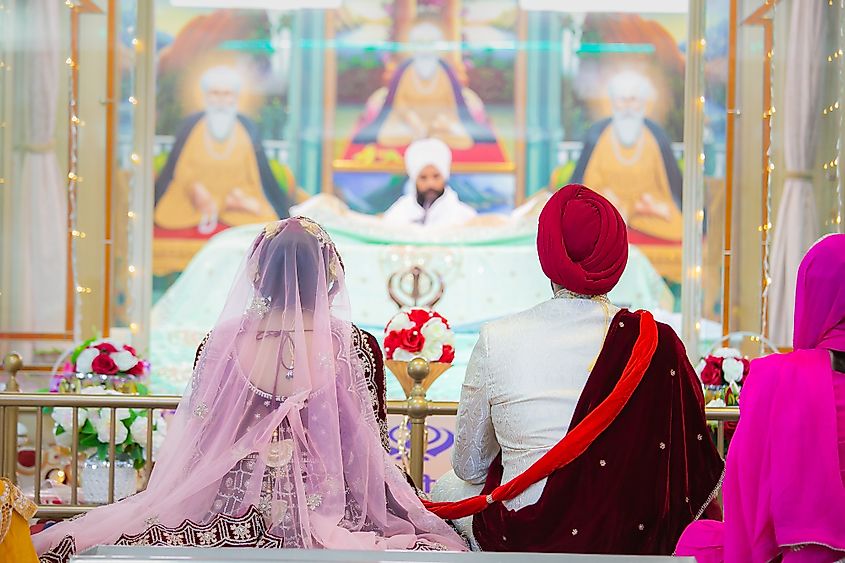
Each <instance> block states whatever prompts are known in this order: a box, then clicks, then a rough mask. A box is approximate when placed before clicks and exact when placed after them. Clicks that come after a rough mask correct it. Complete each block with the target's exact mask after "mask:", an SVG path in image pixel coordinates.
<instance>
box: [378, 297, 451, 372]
mask: <svg viewBox="0 0 845 563" xmlns="http://www.w3.org/2000/svg"><path fill="white" fill-rule="evenodd" d="M384 332H385V337H384V351H385V354H386V356H387V359H388V360H397V361H403V362H408V361H411V360H412V359H414V358H425V359H426V360H428V361H429V362H437V363H443V364H451V363H452V362H453V361H454V360H455V334H454V333H453V332H452V329H451V328H450V327H449V321H447V320H446V319H445V318H444V317H443V316H442V315H440V314H439V313H436V312H434V311H430V310H428V309H421V308H414V309H410V310H408V311H402V312H400V313H399V314H397V315H396V316H395V317H393V319H391V321H390V322H389V323H388V324H387V327H386V328H385V330H384Z"/></svg>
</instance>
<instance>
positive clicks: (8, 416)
mask: <svg viewBox="0 0 845 563" xmlns="http://www.w3.org/2000/svg"><path fill="white" fill-rule="evenodd" d="M5 367H6V370H7V371H8V372H9V374H10V378H9V383H8V384H7V389H6V392H4V393H0V477H6V478H9V479H11V480H13V481H16V471H17V454H18V451H17V423H18V418H19V414H20V411H22V410H29V411H33V412H34V415H35V473H34V475H35V480H34V497H35V502H36V504H37V505H38V514H37V515H38V516H39V517H49V518H67V517H71V516H74V515H76V514H79V513H82V512H86V511H88V510H91V509H92V508H94V507H93V506H88V505H81V504H79V502H78V494H79V490H78V488H79V461H78V460H79V438H78V434H79V418H78V413H79V409H84V408H103V409H109V411H110V416H111V424H110V427H111V428H110V433H109V447H108V460H109V486H108V489H109V493H108V502H110V503H111V502H113V501H114V483H115V457H116V456H115V449H116V440H115V428H116V423H117V421H116V417H117V409H133V410H136V411H138V410H145V411H146V415H147V445H148V447H147V448H145V453H146V459H145V467H144V485H146V479H148V478H149V474H150V470H151V468H152V462H153V459H152V451H153V448H152V443H153V436H152V433H153V413H154V412H155V411H160V410H166V411H170V410H174V409H176V407H177V406H178V404H179V400H180V397H178V396H171V395H148V396H134V395H85V394H81V395H77V394H66V395H65V394H46V393H35V394H28V393H21V392H20V391H19V387H18V386H17V380H16V374H17V371H18V370H19V369H20V368H21V364H20V359H19V357H18V358H17V359H15V357H13V355H10V356H9V357H7V358H6V362H5ZM408 373H409V375H410V376H411V377H412V378H413V379H414V387H413V388H412V390H411V393H410V396H409V398H408V399H407V400H405V401H388V402H387V412H388V414H394V415H403V416H407V417H408V420H409V421H410V425H411V439H410V442H411V444H410V446H411V447H410V452H409V456H408V457H409V466H410V467H409V469H410V473H411V478H412V479H413V481H414V483H416V484H417V486H418V487H419V486H421V484H422V481H423V466H424V459H425V450H426V430H425V424H426V419H427V417H429V416H437V415H441V416H442V415H445V416H454V415H455V414H457V412H458V403H457V402H454V401H430V400H428V399H426V398H425V390H424V389H423V387H422V381H423V380H424V379H425V377H426V375H428V365H427V364H425V362H422V363H416V364H414V362H412V365H411V366H409V370H408ZM51 407H52V408H56V407H69V408H71V409H72V415H73V416H72V428H71V429H70V430H69V432H70V435H71V436H73V437H74V438H73V440H72V442H71V448H70V449H71V464H70V467H71V475H70V479H69V484H70V492H71V498H70V504H65V505H52V504H43V503H42V495H41V484H42V475H41V474H42V468H43V463H42V450H43V446H44V417H45V416H47V415H46V414H45V413H44V409H45V408H51ZM738 419H739V409H736V408H713V409H707V420H708V421H710V422H713V423H716V425H717V447H718V449H719V453H721V454H722V456H723V457H724V455H725V422H730V421H736V420H738Z"/></svg>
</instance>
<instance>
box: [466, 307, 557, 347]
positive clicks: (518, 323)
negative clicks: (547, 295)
mask: <svg viewBox="0 0 845 563" xmlns="http://www.w3.org/2000/svg"><path fill="white" fill-rule="evenodd" d="M549 306H550V301H544V302H542V303H539V304H537V305H535V306H533V307H531V308H530V309H525V310H523V311H519V312H518V313H512V314H510V315H505V316H504V317H499V318H498V319H495V320H492V321H489V322H486V323H484V325H482V327H481V332H482V334H484V335H485V336H486V337H487V338H488V339H489V338H495V337H496V336H498V335H502V334H506V335H507V336H508V338H513V336H514V335H515V334H516V335H520V334H525V332H526V331H528V330H530V329H531V328H533V327H536V326H537V321H539V320H540V319H543V318H545V312H546V310H547V309H548V308H549Z"/></svg>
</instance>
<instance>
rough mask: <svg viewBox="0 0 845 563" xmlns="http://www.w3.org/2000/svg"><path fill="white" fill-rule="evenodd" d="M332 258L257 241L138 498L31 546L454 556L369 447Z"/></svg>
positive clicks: (450, 539) (300, 240)
mask: <svg viewBox="0 0 845 563" xmlns="http://www.w3.org/2000/svg"><path fill="white" fill-rule="evenodd" d="M352 333H353V325H352V323H351V321H350V310H349V300H348V296H347V290H346V284H345V282H344V272H343V267H342V264H341V262H340V259H339V257H338V254H337V250H336V249H335V246H334V244H333V243H332V241H331V239H330V238H329V236H328V235H327V234H326V232H325V231H324V230H323V229H322V228H321V227H320V226H319V225H317V224H316V223H314V222H312V221H310V220H308V219H304V218H293V219H287V220H284V221H279V222H276V223H271V224H270V225H268V226H267V227H266V228H265V230H264V231H263V232H262V233H261V234H260V235H259V236H258V237H257V238H256V239H255V242H254V244H253V246H252V249H251V252H249V254H248V256H247V258H246V259H245V262H244V263H243V264H242V266H241V268H240V271H239V273H238V275H237V277H236V278H235V282H234V285H233V286H232V289H231V291H230V294H229V297H228V299H227V302H226V304H225V306H224V308H223V312H222V313H221V316H220V318H219V320H218V322H217V324H216V325H215V328H214V329H213V331H212V332H211V334H210V336H209V338H208V341H207V342H206V344H205V346H204V347H203V349H202V352H201V353H200V357H199V361H198V363H197V366H196V368H195V369H194V373H193V377H192V379H191V383H190V385H189V387H188V389H187V390H186V393H185V396H184V397H183V398H182V400H181V402H180V403H179V408H178V409H177V411H176V414H175V415H174V418H173V419H172V421H171V422H170V424H168V436H167V439H166V441H165V444H164V445H163V447H162V451H161V454H160V456H159V458H158V460H157V462H156V465H155V468H154V470H153V473H152V475H151V477H150V482H149V485H148V487H147V489H146V490H145V491H143V492H141V493H138V494H137V495H134V496H132V497H129V498H127V499H125V500H123V501H121V502H118V503H116V504H112V505H108V506H104V507H100V508H97V509H95V510H93V511H91V512H89V513H87V514H86V515H85V516H82V517H81V518H79V519H76V520H73V521H68V522H63V523H61V524H57V525H55V526H52V527H50V528H47V529H46V530H44V531H42V532H40V533H38V534H36V535H35V536H33V541H34V543H35V547H36V550H37V551H38V553H39V555H40V556H41V560H42V561H46V562H52V561H66V560H67V559H68V557H69V556H70V555H72V554H73V553H75V552H77V551H83V550H85V549H88V548H90V547H92V546H95V545H101V544H116V545H167V546H183V545H185V546H208V547H296V548H329V549H373V550H384V549H398V550H404V549H417V550H458V551H463V550H465V549H466V545H465V544H464V542H463V541H462V540H461V538H460V537H459V536H458V535H457V534H456V533H455V532H454V531H453V530H452V529H451V528H450V527H449V525H448V524H446V523H445V522H444V521H442V520H441V519H439V518H438V517H436V516H434V515H433V514H431V513H430V512H428V511H426V510H425V508H423V505H422V503H421V501H420V500H419V498H418V497H417V496H416V494H415V492H414V490H413V489H412V488H411V486H410V485H409V484H408V483H407V481H406V480H405V478H404V477H403V475H402V473H401V472H400V471H399V469H398V468H397V467H396V466H395V465H394V463H393V461H392V460H391V458H390V457H389V456H388V454H387V452H385V450H384V448H383V447H382V444H381V440H380V437H379V431H378V426H377V423H376V418H375V413H374V411H373V407H372V402H371V396H370V391H369V389H368V387H367V383H366V381H365V379H364V376H363V371H362V367H361V362H360V361H359V359H358V356H357V355H356V353H355V351H354V346H353V341H352Z"/></svg>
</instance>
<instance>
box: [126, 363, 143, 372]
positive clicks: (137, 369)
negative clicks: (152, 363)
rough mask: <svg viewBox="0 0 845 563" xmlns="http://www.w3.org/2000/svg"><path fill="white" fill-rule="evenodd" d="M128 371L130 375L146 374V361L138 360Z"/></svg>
mask: <svg viewBox="0 0 845 563" xmlns="http://www.w3.org/2000/svg"><path fill="white" fill-rule="evenodd" d="M126 373H128V374H129V375H144V362H138V363H137V364H135V365H134V366H133V367H132V369H130V370H129V371H127V372H126Z"/></svg>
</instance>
